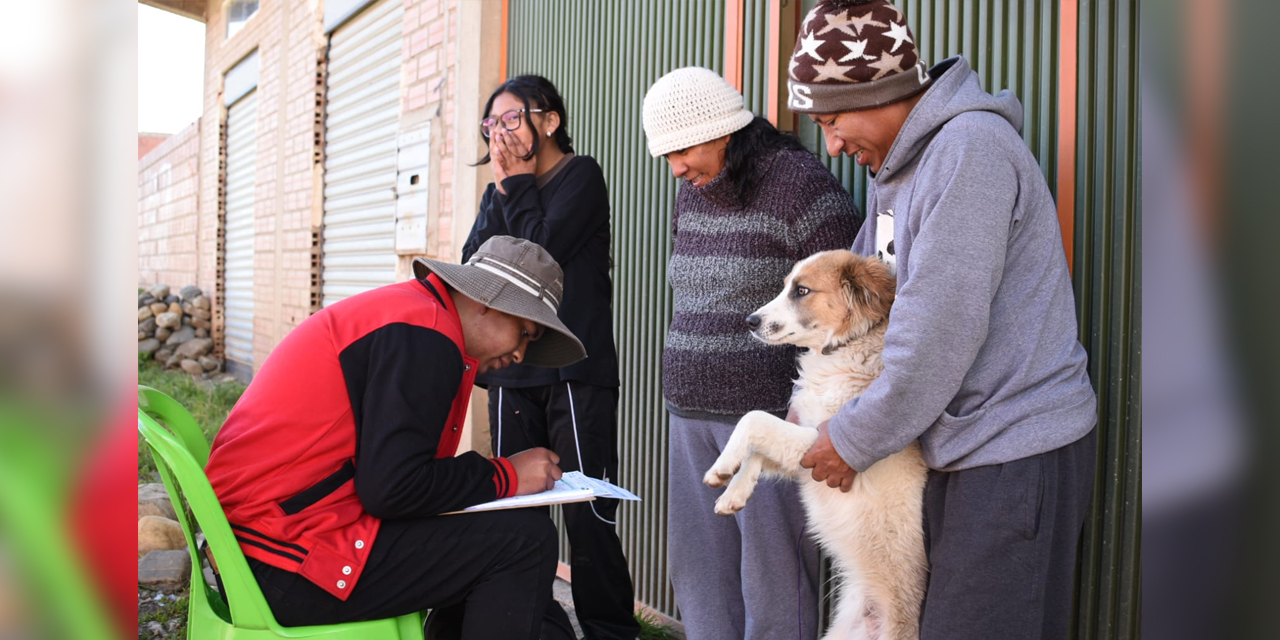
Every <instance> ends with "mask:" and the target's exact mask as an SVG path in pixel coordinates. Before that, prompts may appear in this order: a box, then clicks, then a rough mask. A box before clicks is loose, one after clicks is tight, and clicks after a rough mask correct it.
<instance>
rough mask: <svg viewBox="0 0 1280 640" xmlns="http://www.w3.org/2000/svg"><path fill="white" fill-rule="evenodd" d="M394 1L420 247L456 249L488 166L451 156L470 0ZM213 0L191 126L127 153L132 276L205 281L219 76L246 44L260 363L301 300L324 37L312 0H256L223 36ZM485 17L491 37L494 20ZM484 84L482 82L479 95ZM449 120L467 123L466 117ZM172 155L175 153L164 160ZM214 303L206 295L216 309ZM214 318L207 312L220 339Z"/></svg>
mask: <svg viewBox="0 0 1280 640" xmlns="http://www.w3.org/2000/svg"><path fill="white" fill-rule="evenodd" d="M396 1H401V0H396ZM402 1H403V2H404V4H405V16H404V36H403V41H402V55H401V62H402V63H401V82H400V103H401V128H402V130H404V129H409V128H412V127H414V126H416V125H418V124H421V123H423V122H428V121H429V122H430V123H431V131H432V154H433V157H432V163H431V175H430V176H429V180H430V183H429V184H430V185H431V190H430V195H429V198H430V200H431V202H430V207H429V215H430V218H429V221H430V227H431V228H430V230H429V237H428V250H427V255H428V256H431V257H439V258H446V259H455V258H456V257H457V254H458V252H459V251H460V250H461V247H460V246H458V245H459V240H458V239H457V237H458V229H455V220H457V225H456V226H457V227H461V228H462V236H463V237H465V231H466V229H468V228H470V225H471V220H472V219H473V218H474V215H475V211H474V210H470V209H473V208H474V200H475V197H474V196H475V194H471V193H469V192H470V191H473V190H475V184H474V183H476V182H477V181H479V184H481V185H483V184H486V183H488V182H489V177H488V176H489V173H488V169H487V168H480V169H478V170H476V169H472V168H470V167H466V166H465V165H464V164H459V163H470V162H474V161H475V158H469V157H468V158H458V157H456V155H457V154H456V152H455V142H456V138H457V135H458V126H457V123H456V121H455V120H456V114H457V109H456V108H455V107H456V104H457V100H458V87H459V68H460V67H459V61H458V50H459V44H458V43H459V37H458V22H459V13H460V10H464V9H465V10H471V7H462V6H461V5H460V0H402ZM222 4H223V3H222V0H209V1H208V2H207V4H206V9H205V19H206V21H205V24H206V31H205V36H206V42H205V69H204V85H205V94H204V111H203V116H202V117H201V120H200V122H199V126H196V125H193V126H192V127H191V128H189V129H188V130H187V131H184V132H182V133H180V134H176V135H175V136H173V137H172V138H170V139H169V140H167V141H165V142H164V143H163V144H162V145H161V146H160V147H158V148H157V149H156V150H155V151H154V152H153V153H151V154H148V155H147V157H146V158H144V159H143V160H141V161H140V163H139V210H138V216H139V223H138V225H139V279H140V283H143V284H150V283H152V282H156V281H166V282H169V283H170V284H175V285H177V286H181V285H183V284H187V283H190V282H194V283H195V284H197V285H198V286H200V287H201V288H203V289H205V290H206V291H209V292H211V293H215V294H216V287H217V284H218V248H219V234H220V227H219V225H220V219H219V209H220V206H221V202H220V193H221V187H222V184H223V179H222V176H221V174H220V170H221V166H220V162H221V151H222V149H221V140H222V137H223V135H224V134H225V123H226V108H225V106H224V105H223V100H222V87H223V77H224V76H225V74H226V73H227V71H229V70H230V69H231V68H233V67H234V66H235V65H236V64H237V63H238V62H240V61H241V60H242V59H244V58H245V56H247V55H249V54H250V53H252V52H254V51H255V50H256V51H257V52H258V57H259V63H260V66H259V78H258V86H257V89H255V91H256V97H257V104H258V107H257V115H256V127H257V146H256V149H255V172H254V177H255V188H254V202H255V204H254V236H255V237H254V251H255V257H254V361H255V364H260V363H261V362H262V361H263V360H265V359H266V356H267V355H268V354H269V353H270V351H271V349H273V348H274V347H275V345H276V344H278V343H279V342H280V340H282V339H283V338H284V336H285V335H287V334H288V332H289V331H290V330H292V329H293V328H294V327H296V326H297V325H298V324H299V323H300V322H302V321H303V320H305V319H306V318H307V317H308V316H309V315H310V313H311V293H312V291H311V247H312V232H313V229H315V228H316V227H317V226H318V225H319V224H320V223H321V222H322V220H321V217H322V202H321V199H322V185H323V175H322V172H321V167H320V166H319V165H318V164H317V162H316V161H317V159H318V158H319V157H320V155H319V152H320V151H322V149H320V148H319V146H318V145H319V144H321V143H322V141H321V140H320V138H318V137H317V135H316V126H317V123H316V113H317V112H316V109H317V84H316V78H317V73H318V71H319V69H320V66H321V64H322V62H321V58H320V56H322V55H323V51H324V45H325V43H326V36H325V35H324V33H323V25H322V15H321V13H322V7H323V4H322V2H318V1H317V0H278V1H273V2H263V3H261V5H260V9H259V10H258V13H257V14H256V15H255V16H254V17H253V18H251V19H250V20H249V21H248V22H247V23H246V24H245V26H244V28H243V29H241V30H240V31H239V32H238V33H237V34H236V35H234V36H232V37H231V38H230V39H228V38H226V36H225V34H226V23H225V18H224V16H223V14H222ZM494 6H495V7H496V6H500V5H496V4H495V5H494ZM492 11H496V9H493V10H492ZM493 31H494V33H493V34H491V35H492V37H494V38H496V37H497V29H493ZM477 35H479V34H477ZM472 37H475V35H473V36H472ZM483 37H489V36H488V35H484V36H483ZM486 60H487V58H486ZM468 64H469V65H470V66H471V67H474V66H475V65H474V64H472V63H470V62H469V63H468ZM486 64H489V63H486ZM462 66H463V67H464V68H467V66H468V65H462ZM468 73H474V70H472V71H468ZM471 84H474V81H472V82H471ZM463 86H464V88H465V87H467V86H469V85H468V84H467V83H466V82H464V83H463ZM491 89H492V87H491V86H489V87H487V89H486V91H485V92H484V96H483V97H487V95H488V94H487V90H491ZM483 97H482V98H481V101H483ZM468 99H469V100H470V101H474V99H475V97H474V96H470V97H469V98H468ZM472 111H474V109H472ZM462 130H463V132H464V134H465V135H475V127H474V126H471V125H468V126H465V127H463V128H462ZM179 156H182V158H183V162H182V163H179V162H177V161H176V158H178V157H179ZM161 158H164V159H165V160H163V161H162V160H161ZM164 167H167V168H164ZM459 172H462V173H463V174H464V175H466V176H468V178H467V180H466V181H465V182H464V186H463V192H464V193H463V194H462V195H463V196H464V197H462V198H461V199H462V201H463V205H464V207H466V208H468V209H469V210H468V211H463V212H456V211H455V210H454V208H455V205H454V202H455V200H456V199H458V193H457V192H456V191H455V190H456V189H457V186H458V180H457V179H458V174H459ZM472 174H477V175H475V176H472ZM162 185H164V186H162ZM178 194H181V195H178ZM412 257H413V256H402V257H401V258H400V262H399V264H400V268H399V269H398V272H399V275H400V277H402V278H407V277H409V273H410V270H409V262H410V260H411V259H412ZM215 299H216V297H215ZM220 312H221V310H220V309H215V320H216V318H217V317H218V316H217V314H219V313H220ZM220 328H221V327H220V326H219V325H218V323H217V322H215V332H214V336H215V338H216V339H218V340H219V342H220V341H221V332H220Z"/></svg>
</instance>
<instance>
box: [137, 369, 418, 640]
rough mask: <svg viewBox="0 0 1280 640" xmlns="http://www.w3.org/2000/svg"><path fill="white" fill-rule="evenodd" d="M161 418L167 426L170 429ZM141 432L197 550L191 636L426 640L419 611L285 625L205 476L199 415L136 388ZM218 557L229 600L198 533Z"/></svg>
mask: <svg viewBox="0 0 1280 640" xmlns="http://www.w3.org/2000/svg"><path fill="white" fill-rule="evenodd" d="M160 423H164V424H167V425H168V426H169V429H165V428H164V427H162V426H161V424H160ZM138 433H139V434H140V435H141V436H142V438H143V439H144V440H145V441H146V443H147V447H148V448H149V449H150V450H151V457H152V458H154V459H155V461H156V468H157V469H159V471H160V477H161V479H162V480H163V481H164V486H165V490H166V491H167V492H168V493H169V500H170V501H172V502H173V507H174V511H175V512H176V513H177V514H178V520H179V522H180V524H181V525H182V532H183V533H184V534H185V535H186V538H187V550H188V551H189V552H190V553H191V567H192V570H191V596H190V599H189V601H188V602H189V604H188V614H187V638H190V639H192V640H209V639H228V640H229V639H233V638H234V639H237V640H257V639H263V638H329V639H332V640H341V639H349V640H367V639H378V638H384V639H386V640H422V638H423V631H422V625H423V615H422V613H421V612H417V613H411V614H408V615H403V616H400V617H398V618H387V619H385V620H371V621H367V622H348V623H343V624H333V625H316V626H307V627H283V626H281V625H280V624H279V623H278V622H276V619H275V616H274V615H272V614H271V609H270V608H269V607H268V605H267V600H266V598H264V597H263V595H262V589H261V588H259V587H258V581H257V580H256V579H254V577H253V572H252V571H251V570H250V569H249V563H248V561H247V560H245V557H244V554H243V553H242V552H241V551H240V545H239V543H237V542H236V539H235V536H234V535H233V534H232V533H231V525H230V524H228V523H227V517H226V514H225V513H224V512H223V510H222V505H221V504H219V503H218V498H217V496H215V495H214V493H213V487H212V486H210V484H209V479H208V477H207V476H205V474H204V463H205V462H207V461H208V459H209V444H208V441H207V440H206V439H205V437H204V434H202V433H201V432H200V428H199V427H198V426H197V424H196V421H195V419H193V418H192V417H191V414H190V413H188V412H187V410H186V409H184V408H183V407H182V405H180V404H178V403H177V402H176V401H174V400H173V399H172V398H170V397H169V396H167V395H165V394H163V393H161V392H159V391H156V390H155V389H150V388H147V387H142V386H139V387H138ZM197 530H201V531H203V532H204V536H205V541H206V543H207V544H208V546H209V548H210V549H211V550H212V553H213V556H214V558H215V559H216V560H217V563H218V571H219V575H220V577H221V578H222V586H223V588H224V589H225V591H226V598H225V599H223V597H222V595H221V594H219V593H218V591H217V590H216V589H215V588H213V586H212V585H210V584H209V583H208V582H207V581H206V580H205V577H204V572H203V571H202V570H201V566H202V565H201V562H200V551H199V549H198V547H197V545H196V531H197Z"/></svg>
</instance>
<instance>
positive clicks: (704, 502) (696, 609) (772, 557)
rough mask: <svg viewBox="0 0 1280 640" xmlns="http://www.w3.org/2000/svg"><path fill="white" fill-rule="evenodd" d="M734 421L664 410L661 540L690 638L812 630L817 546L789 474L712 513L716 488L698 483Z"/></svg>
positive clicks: (772, 637)
mask: <svg viewBox="0 0 1280 640" xmlns="http://www.w3.org/2000/svg"><path fill="white" fill-rule="evenodd" d="M732 433H733V425H730V424H722V423H718V422H710V421H705V420H693V419H689V418H681V417H679V416H675V415H672V416H671V437H670V444H669V447H670V461H671V482H670V489H669V491H670V493H669V504H668V507H669V508H668V517H667V541H668V542H667V544H668V552H669V558H668V561H669V563H670V566H669V570H670V572H671V582H672V584H673V585H674V587H675V591H676V604H677V605H678V606H679V607H680V617H681V619H682V621H683V622H684V627H685V633H686V634H687V636H688V638H689V640H789V639H790V638H797V639H798V640H811V639H813V638H816V637H817V636H818V628H817V623H818V603H817V593H818V580H819V575H820V571H821V567H820V565H819V560H818V548H817V546H816V545H815V544H814V542H813V540H812V539H810V537H809V536H808V535H805V534H804V533H803V531H804V524H805V518H804V507H803V506H802V505H801V503H800V495H799V490H798V486H797V485H796V484H795V483H794V482H792V481H790V480H761V482H760V484H759V485H758V486H757V487H756V490H755V494H754V495H752V496H751V499H750V500H749V501H748V502H747V506H746V508H744V509H743V510H742V511H739V512H738V513H737V514H736V515H734V516H732V517H726V516H718V515H716V514H715V510H714V509H715V501H716V498H717V497H719V495H720V493H721V492H722V491H723V489H712V488H710V487H708V486H706V485H704V484H702V474H704V473H706V471H707V469H709V468H710V467H711V464H712V463H713V462H715V459H716V457H718V456H719V455H720V451H721V450H722V449H723V448H724V445H725V443H726V442H728V441H729V435H730V434H732Z"/></svg>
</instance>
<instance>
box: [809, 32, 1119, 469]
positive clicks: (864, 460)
mask: <svg viewBox="0 0 1280 640" xmlns="http://www.w3.org/2000/svg"><path fill="white" fill-rule="evenodd" d="M929 73H930V75H931V76H932V77H933V78H934V81H933V85H932V86H931V87H930V88H929V89H928V90H927V91H926V92H925V94H924V96H923V97H922V98H921V99H920V102H919V103H917V104H916V106H915V108H914V109H912V111H911V114H910V115H909V116H908V117H907V120H906V122H905V123H904V124H903V126H902V130H901V131H900V132H899V133H898V137H897V138H896V139H895V140H894V142H893V145H892V146H891V147H890V148H889V153H888V154H887V155H886V157H885V159H884V163H883V165H882V166H881V167H880V171H879V172H878V173H876V174H874V175H873V176H872V179H871V180H870V181H869V182H870V187H869V189H868V193H867V214H868V215H867V221H866V223H865V224H864V225H863V227H862V229H861V230H860V232H859V233H858V236H857V239H855V240H854V244H853V251H854V252H855V253H859V254H863V255H873V254H875V253H876V251H877V247H876V230H877V227H878V226H881V227H883V226H886V225H888V224H892V225H893V232H892V236H891V237H892V238H893V247H892V249H893V253H894V255H895V256H896V262H897V272H898V286H897V300H896V301H895V302H894V305H893V310H892V312H891V316H890V321H889V328H888V331H887V333H886V335H885V345H884V372H883V373H882V374H881V376H880V377H879V378H878V379H877V380H876V381H875V382H873V383H872V384H871V386H870V387H868V388H867V390H866V392H865V393H864V394H863V395H862V396H861V397H860V398H858V399H856V400H853V401H851V402H849V403H848V404H846V405H845V406H844V407H843V408H842V409H841V410H840V412H839V413H838V414H837V415H836V416H835V417H834V418H832V419H831V422H830V424H829V430H830V434H831V440H832V442H833V444H834V445H835V448H836V451H837V452H839V454H840V456H841V457H842V458H844V460H845V461H846V462H847V463H849V465H850V466H852V467H853V468H854V469H857V470H859V471H863V470H866V468H867V467H870V466H871V465H872V464H873V463H875V462H876V461H877V460H880V459H882V458H884V457H886V456H888V455H890V454H893V453H895V452H897V451H901V450H902V449H903V448H905V447H906V446H907V445H908V444H909V443H910V442H911V441H912V440H915V439H917V438H919V439H920V443H921V445H922V446H923V449H924V458H925V462H926V463H928V465H929V467H930V468H933V469H939V470H944V471H956V470H960V469H967V468H972V467H978V466H983V465H990V464H999V463H1004V462H1009V461H1012V460H1017V459H1020V458H1026V457H1029V456H1033V455H1036V454H1039V453H1044V452H1046V451H1051V450H1053V449H1057V448H1059V447H1062V446H1065V445H1067V444H1070V443H1072V442H1075V441H1076V440H1078V439H1079V438H1081V437H1083V436H1084V435H1086V434H1087V433H1088V432H1089V430H1090V429H1092V428H1093V425H1094V423H1095V422H1096V421H1097V409H1096V398H1095V396H1094V393H1093V388H1092V387H1091V386H1090V384H1089V377H1088V372H1087V370H1086V356H1085V352H1084V347H1082V346H1081V345H1080V343H1079V341H1078V340H1077V338H1076V317H1075V299H1074V297H1073V296H1072V291H1071V280H1070V275H1069V273H1068V270H1067V261H1066V256H1065V254H1064V252H1063V249H1062V235H1061V233H1060V231H1059V229H1058V214H1057V208H1056V207H1055V205H1054V202H1053V197H1052V195H1051V194H1050V193H1049V187H1048V185H1047V184H1046V183H1045V179H1044V176H1043V175H1042V174H1041V172H1040V166H1039V165H1038V164H1036V159H1035V157H1034V156H1032V155H1031V151H1030V150H1029V149H1028V148H1027V145H1026V144H1025V143H1024V142H1023V140H1022V138H1021V137H1019V131H1020V130H1021V128H1022V104H1021V103H1020V102H1019V101H1018V99H1017V98H1016V97H1014V96H1013V94H1011V93H1010V92H1008V91H1001V92H1000V94H999V95H996V96H992V95H991V94H988V93H986V92H984V91H983V90H982V89H981V87H980V86H979V84H978V74H977V73H975V72H974V71H973V70H972V69H970V67H969V63H968V62H966V61H965V60H964V58H960V57H956V58H950V59H948V60H946V61H944V62H942V63H940V64H938V65H937V66H935V67H934V68H933V69H931V70H930V71H929ZM890 216H892V217H891V218H890ZM885 231H886V232H883V233H882V237H883V238H885V240H884V243H885V244H887V238H888V237H889V234H887V229H886V230H885Z"/></svg>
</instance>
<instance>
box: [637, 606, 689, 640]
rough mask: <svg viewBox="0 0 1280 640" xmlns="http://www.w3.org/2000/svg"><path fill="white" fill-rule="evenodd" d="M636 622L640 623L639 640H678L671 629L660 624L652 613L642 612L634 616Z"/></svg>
mask: <svg viewBox="0 0 1280 640" xmlns="http://www.w3.org/2000/svg"><path fill="white" fill-rule="evenodd" d="M636 622H639V623H640V640H678V639H679V636H677V635H676V634H675V632H674V631H672V629H671V627H668V626H667V625H664V624H662V623H661V622H659V621H658V618H657V617H655V616H654V615H653V614H652V613H649V612H647V611H642V612H640V613H637V614H636Z"/></svg>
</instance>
